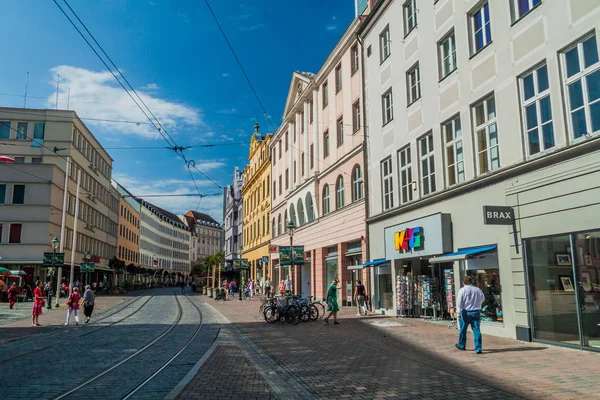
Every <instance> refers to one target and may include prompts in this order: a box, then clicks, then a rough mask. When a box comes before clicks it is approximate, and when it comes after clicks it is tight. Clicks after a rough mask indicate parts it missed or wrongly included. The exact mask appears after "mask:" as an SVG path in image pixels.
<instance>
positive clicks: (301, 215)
mask: <svg viewBox="0 0 600 400" xmlns="http://www.w3.org/2000/svg"><path fill="white" fill-rule="evenodd" d="M297 206H298V223H299V224H300V225H299V226H302V225H304V224H305V222H306V221H305V220H304V204H302V199H298V203H297Z"/></svg>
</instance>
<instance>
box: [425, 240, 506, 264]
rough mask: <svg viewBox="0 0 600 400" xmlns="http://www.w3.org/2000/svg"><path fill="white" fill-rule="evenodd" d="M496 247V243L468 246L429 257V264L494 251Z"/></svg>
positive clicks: (463, 258) (457, 259)
mask: <svg viewBox="0 0 600 400" xmlns="http://www.w3.org/2000/svg"><path fill="white" fill-rule="evenodd" d="M497 248H498V246H496V245H492V246H480V247H470V248H468V249H462V250H459V251H455V252H454V253H448V254H444V255H443V256H439V257H433V258H430V259H429V264H439V263H445V262H453V261H459V260H466V259H467V258H471V257H474V256H476V255H478V254H482V253H487V252H490V251H494V250H496V249H497Z"/></svg>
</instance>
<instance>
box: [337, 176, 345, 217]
mask: <svg viewBox="0 0 600 400" xmlns="http://www.w3.org/2000/svg"><path fill="white" fill-rule="evenodd" d="M335 190H336V196H335V209H336V210H339V209H340V208H342V207H344V178H343V177H342V176H341V175H340V176H338V178H337V182H336V184H335Z"/></svg>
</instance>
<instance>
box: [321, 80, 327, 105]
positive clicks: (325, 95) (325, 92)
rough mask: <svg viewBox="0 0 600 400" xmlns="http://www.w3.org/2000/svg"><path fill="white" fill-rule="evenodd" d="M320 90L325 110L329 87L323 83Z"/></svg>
mask: <svg viewBox="0 0 600 400" xmlns="http://www.w3.org/2000/svg"><path fill="white" fill-rule="evenodd" d="M321 90H322V91H323V108H325V107H327V104H329V85H327V81H325V83H323V87H322V88H321Z"/></svg>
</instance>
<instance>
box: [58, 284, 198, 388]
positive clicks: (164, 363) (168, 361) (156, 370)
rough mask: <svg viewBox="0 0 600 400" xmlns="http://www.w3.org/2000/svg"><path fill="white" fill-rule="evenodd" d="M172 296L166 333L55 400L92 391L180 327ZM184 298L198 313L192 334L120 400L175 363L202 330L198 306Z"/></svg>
mask: <svg viewBox="0 0 600 400" xmlns="http://www.w3.org/2000/svg"><path fill="white" fill-rule="evenodd" d="M174 296H175V300H176V301H177V309H178V315H177V318H176V320H175V322H174V323H173V324H172V325H171V326H170V327H169V328H168V329H167V330H166V331H164V332H163V333H161V334H160V335H159V336H158V337H156V338H155V339H153V340H152V341H151V342H150V343H148V344H146V345H145V346H143V347H142V348H140V349H139V350H137V351H136V352H135V353H133V354H131V355H129V356H128V357H126V358H124V359H123V360H121V361H119V362H118V363H116V364H114V365H112V366H111V367H110V368H107V369H105V370H104V371H102V372H100V373H97V374H96V375H94V376H93V377H91V378H89V379H87V380H86V381H84V382H83V383H81V384H79V385H78V386H76V387H75V388H73V389H71V390H69V391H67V392H65V393H63V394H61V395H60V396H58V397H55V400H60V399H64V398H66V397H69V396H71V395H74V394H76V393H77V392H79V391H80V390H82V389H84V388H90V389H93V384H94V383H95V382H97V381H98V380H99V379H101V378H102V377H104V376H107V375H108V374H110V373H111V372H113V371H115V370H117V368H119V367H121V366H122V365H124V364H126V363H127V362H129V361H130V360H132V359H134V358H135V357H137V356H139V355H140V354H142V353H144V352H146V351H147V350H149V349H150V348H152V347H153V346H154V345H155V344H156V343H157V342H159V341H161V340H162V339H164V338H165V337H166V336H167V335H169V333H171V332H172V331H173V330H174V329H175V328H176V327H177V326H180V322H181V320H182V318H183V307H182V305H181V302H180V301H179V297H178V296H177V295H176V294H174ZM184 297H185V298H186V299H187V300H188V301H189V302H190V304H191V305H192V306H193V307H194V308H195V309H196V311H197V312H198V316H199V321H198V324H197V325H196V327H195V329H194V331H193V333H192V334H191V335H190V336H189V338H188V339H187V340H186V341H185V342H184V343H183V344H182V345H181V346H180V347H179V348H178V349H177V350H176V351H175V352H174V354H173V355H172V356H170V357H169V358H168V359H166V360H164V361H162V362H161V363H160V365H159V366H157V367H156V368H154V369H153V371H152V372H151V373H150V374H146V376H145V377H144V378H142V379H141V380H140V379H138V383H137V384H136V385H135V386H133V387H132V388H130V389H129V390H128V391H126V392H125V393H124V394H122V395H120V398H121V399H130V398H132V397H133V396H134V395H135V394H136V393H138V392H139V391H140V390H142V389H143V388H144V387H146V385H147V384H148V383H150V382H151V381H153V380H154V379H155V378H156V377H157V376H159V375H160V373H161V372H162V371H164V370H165V369H166V368H167V367H168V366H169V365H170V364H171V363H172V362H173V361H175V359H177V357H179V356H180V355H181V354H182V353H183V352H184V351H185V350H186V349H187V348H188V346H189V345H190V344H191V343H192V342H193V340H194V339H195V338H196V337H197V336H198V333H199V332H200V329H201V328H202V321H203V318H202V312H201V311H200V308H199V307H198V305H196V304H195V303H194V302H193V301H192V300H190V299H189V298H188V297H187V296H184Z"/></svg>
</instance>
